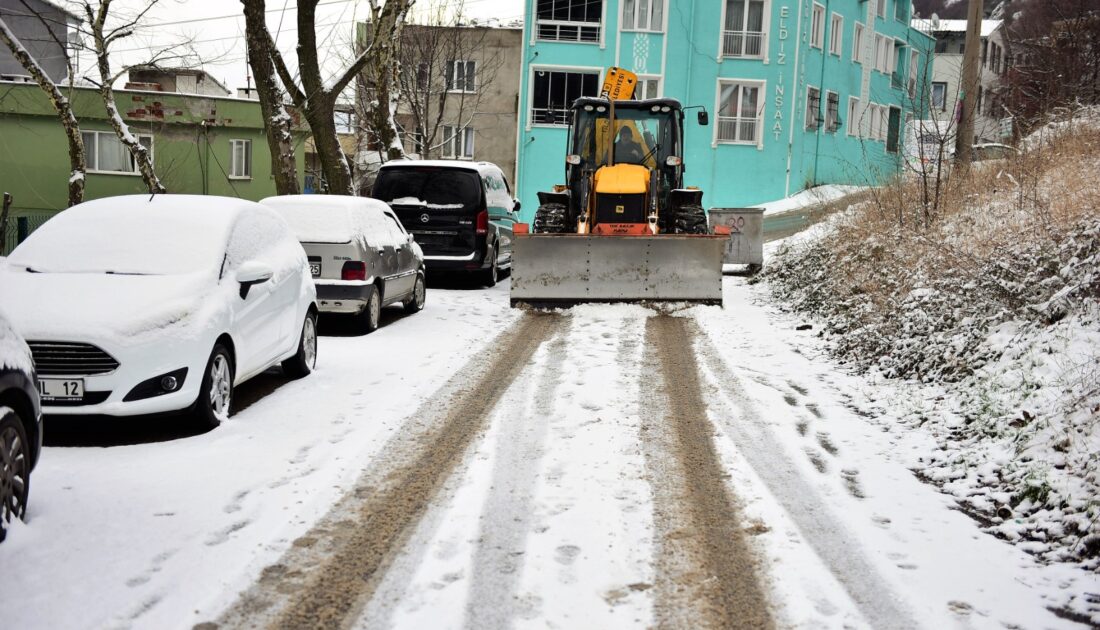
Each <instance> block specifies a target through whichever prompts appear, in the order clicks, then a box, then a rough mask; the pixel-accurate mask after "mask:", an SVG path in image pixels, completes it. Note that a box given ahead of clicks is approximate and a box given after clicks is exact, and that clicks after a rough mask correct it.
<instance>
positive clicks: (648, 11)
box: [622, 0, 665, 32]
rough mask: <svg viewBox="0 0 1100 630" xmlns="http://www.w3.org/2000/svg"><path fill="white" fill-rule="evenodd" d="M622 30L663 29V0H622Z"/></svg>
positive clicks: (657, 30) (658, 30)
mask: <svg viewBox="0 0 1100 630" xmlns="http://www.w3.org/2000/svg"><path fill="white" fill-rule="evenodd" d="M622 3H623V25H622V29H623V30H624V31H656V32H660V31H662V30H664V24H665V0H622Z"/></svg>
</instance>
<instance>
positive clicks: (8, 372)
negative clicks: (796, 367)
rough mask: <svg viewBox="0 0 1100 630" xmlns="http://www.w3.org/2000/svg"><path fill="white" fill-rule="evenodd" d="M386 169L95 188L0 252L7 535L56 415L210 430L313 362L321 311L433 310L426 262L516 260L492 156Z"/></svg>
mask: <svg viewBox="0 0 1100 630" xmlns="http://www.w3.org/2000/svg"><path fill="white" fill-rule="evenodd" d="M378 182H379V185H378V186H376V189H375V193H376V194H375V198H373V199H372V198H360V197H344V196H328V195H298V196H284V197H272V198H269V199H264V200H263V201H261V202H259V203H254V202H251V201H243V200H240V199H229V198H221V197H205V196H194V195H154V196H151V197H150V196H146V195H140V196H137V195H135V196H125V197H113V198H105V199H98V200H95V201H89V202H86V203H82V204H80V205H77V206H74V207H72V208H69V209H68V210H66V211H64V212H62V213H59V214H58V215H57V216H55V217H54V218H52V219H51V220H49V221H47V222H46V224H45V225H43V226H42V227H41V228H39V229H38V230H36V231H35V232H34V233H33V234H31V236H30V237H29V238H28V239H27V240H26V241H24V242H23V243H22V244H21V245H19V247H17V248H16V249H15V251H14V252H12V254H11V256H10V257H8V258H7V259H6V260H5V261H3V262H2V263H0V295H3V296H4V300H3V306H2V310H3V312H4V315H6V317H7V318H8V319H4V318H3V317H0V539H2V538H3V536H4V533H3V524H4V523H6V522H8V521H9V520H10V519H11V518H12V517H13V516H14V517H21V516H22V515H23V512H24V511H25V506H26V502H27V497H28V493H29V477H30V472H31V469H32V468H33V467H34V465H35V463H36V462H37V460H38V453H39V450H40V447H41V443H42V421H41V415H42V414H43V413H45V414H56V415H111V416H132V415H145V414H160V413H170V412H187V413H189V414H190V415H191V416H192V417H194V418H195V419H196V420H198V422H199V423H201V424H202V425H203V426H205V427H209V428H213V427H216V426H217V425H218V424H220V423H221V422H222V421H224V420H225V419H227V418H228V417H229V414H230V411H231V410H232V406H233V391H234V388H235V387H236V386H237V385H240V384H241V383H243V382H244V381H247V380H248V379H250V378H252V377H253V376H256V375H257V374H260V373H261V372H264V371H265V370H268V369H270V368H272V367H274V366H276V365H278V366H281V368H282V370H283V372H284V373H285V374H286V375H288V376H289V377H291V378H301V377H304V376H306V375H308V374H310V373H311V372H312V371H313V369H314V367H315V365H316V362H317V320H318V315H319V314H320V313H322V312H324V313H336V314H346V315H351V316H353V317H355V318H357V320H358V321H359V322H360V324H361V326H362V328H363V330H364V331H365V332H371V331H373V330H375V329H376V328H377V327H378V326H379V321H380V317H381V309H382V308H383V307H385V306H387V305H391V304H401V305H402V306H403V307H404V309H405V310H406V311H407V312H409V313H416V312H419V311H420V310H422V309H423V308H424V305H425V302H426V298H427V273H428V270H429V269H439V270H441V271H455V270H457V271H465V272H470V273H476V274H478V275H479V276H480V278H481V280H482V281H483V283H484V284H486V285H489V286H492V285H493V284H495V283H496V281H497V278H498V274H499V273H500V272H501V270H502V269H507V268H508V266H510V264H511V251H512V250H511V239H512V227H511V226H512V224H513V223H514V222H515V220H516V216H515V213H516V211H517V210H518V207H519V202H518V201H516V200H514V199H513V198H512V197H511V194H510V190H509V189H508V185H507V182H506V181H505V179H504V176H503V174H502V173H501V172H500V169H498V168H497V167H495V166H493V165H491V164H485V163H478V164H475V163H470V162H460V161H452V162H401V163H391V164H389V165H387V166H386V167H384V168H383V169H382V173H381V174H380V176H379V180H378ZM403 221H404V222H405V223H414V222H416V225H417V227H416V229H413V230H410V231H406V228H405V225H404V224H403ZM9 322H10V324H9ZM24 339H25V340H26V341H25V342H24Z"/></svg>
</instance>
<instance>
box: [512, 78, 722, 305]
mask: <svg viewBox="0 0 1100 630" xmlns="http://www.w3.org/2000/svg"><path fill="white" fill-rule="evenodd" d="M636 82H637V77H636V76H635V75H634V74H633V73H631V72H629V71H626V70H622V69H620V68H610V69H609V70H608V72H607V78H606V80H605V82H604V85H603V89H602V91H601V95H600V96H599V97H582V98H579V99H577V100H576V101H575V102H574V103H573V105H572V107H571V112H570V114H571V120H570V125H569V135H568V142H567V146H568V147H569V148H570V150H569V153H568V155H566V156H565V163H566V166H565V179H566V184H563V185H558V186H555V187H554V190H553V191H551V192H540V193H538V198H539V207H538V210H536V212H535V217H534V222H533V224H532V225H531V226H526V225H524V224H519V225H517V229H516V230H515V232H516V234H515V241H514V248H515V249H514V252H515V258H514V261H513V268H512V295H511V301H512V305H513V306H516V305H519V304H529V305H534V306H557V305H568V304H576V303H582V302H631V301H670V300H671V301H684V302H696V303H705V304H721V303H722V254H723V248H724V245H725V242H726V240H727V239H728V238H729V234H728V231H725V230H723V232H724V233H720V234H713V235H712V234H708V230H707V219H706V214H705V213H704V211H703V207H702V197H703V191H701V190H698V189H695V188H684V186H683V178H684V161H683V156H684V129H683V125H684V108H683V107H682V106H681V105H680V103H679V101H677V100H675V99H671V98H655V99H646V100H632V97H633V93H634V86H635V84H636ZM698 122H699V124H700V125H706V124H707V123H708V120H707V113H706V110H701V111H700V112H699V113H698Z"/></svg>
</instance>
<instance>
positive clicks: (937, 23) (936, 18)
mask: <svg viewBox="0 0 1100 630" xmlns="http://www.w3.org/2000/svg"><path fill="white" fill-rule="evenodd" d="M939 27H940V14H939V13H933V14H932V28H933V29H938V28H939Z"/></svg>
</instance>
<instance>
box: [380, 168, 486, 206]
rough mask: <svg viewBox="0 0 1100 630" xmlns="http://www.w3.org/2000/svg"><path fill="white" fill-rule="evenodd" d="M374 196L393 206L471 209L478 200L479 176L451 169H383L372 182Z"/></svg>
mask: <svg viewBox="0 0 1100 630" xmlns="http://www.w3.org/2000/svg"><path fill="white" fill-rule="evenodd" d="M374 198H375V199H381V200H382V201H385V202H386V203H389V204H394V205H427V206H429V207H437V208H456V209H457V208H473V207H476V206H478V205H480V203H481V179H480V178H479V177H478V176H477V173H474V172H471V171H462V170H455V169H445V168H387V169H383V170H382V172H381V174H379V176H378V182H377V183H375V185H374Z"/></svg>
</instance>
